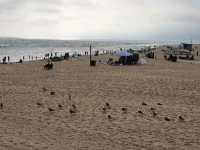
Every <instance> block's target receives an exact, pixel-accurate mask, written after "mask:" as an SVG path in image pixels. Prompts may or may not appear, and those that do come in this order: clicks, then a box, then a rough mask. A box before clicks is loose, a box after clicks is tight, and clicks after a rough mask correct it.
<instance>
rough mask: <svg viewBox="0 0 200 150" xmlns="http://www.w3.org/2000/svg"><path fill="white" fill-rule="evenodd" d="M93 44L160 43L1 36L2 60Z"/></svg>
mask: <svg viewBox="0 0 200 150" xmlns="http://www.w3.org/2000/svg"><path fill="white" fill-rule="evenodd" d="M90 44H92V51H93V52H94V51H95V50H99V51H100V52H102V51H105V50H108V51H109V50H114V51H117V50H120V48H124V49H129V48H132V49H135V50H139V49H141V48H144V47H145V46H152V45H155V44H158V42H154V41H78V40H71V41H70V40H39V39H38V40H37V39H34V40H32V39H18V38H0V62H2V58H3V57H4V56H10V61H11V62H17V61H19V59H22V58H23V56H24V58H25V61H29V58H30V59H31V60H32V58H33V60H35V59H36V56H37V59H42V58H43V57H44V55H45V54H47V53H53V54H55V52H57V55H58V56H59V55H62V54H64V53H65V52H69V53H70V55H72V54H73V53H80V54H84V52H85V51H89V45H90Z"/></svg>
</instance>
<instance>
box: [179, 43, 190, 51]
mask: <svg viewBox="0 0 200 150" xmlns="http://www.w3.org/2000/svg"><path fill="white" fill-rule="evenodd" d="M180 47H181V48H182V49H185V50H189V51H192V50H193V44H188V43H181V45H180Z"/></svg>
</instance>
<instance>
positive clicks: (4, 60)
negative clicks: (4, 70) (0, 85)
mask: <svg viewBox="0 0 200 150" xmlns="http://www.w3.org/2000/svg"><path fill="white" fill-rule="evenodd" d="M5 63H6V56H5V57H4V58H3V64H5Z"/></svg>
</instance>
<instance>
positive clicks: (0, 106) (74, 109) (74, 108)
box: [0, 88, 185, 122]
mask: <svg viewBox="0 0 200 150" xmlns="http://www.w3.org/2000/svg"><path fill="white" fill-rule="evenodd" d="M46 91H47V89H46V88H43V92H46ZM55 94H56V93H55V92H53V91H51V92H50V95H55ZM68 96H69V100H70V101H71V95H70V94H69V95H68ZM36 104H37V106H39V107H40V106H42V103H40V102H37V103H36ZM141 105H142V106H147V103H145V102H142V103H141ZM157 105H160V106H161V105H162V104H161V103H157ZM57 107H58V108H59V109H62V108H63V106H62V105H61V104H58V105H57ZM3 108H4V104H3V103H0V109H1V110H3ZM110 109H111V105H110V104H109V103H108V102H106V103H105V105H104V107H103V108H102V112H103V113H104V114H107V111H108V110H110ZM77 110H78V109H77V106H76V105H75V104H72V105H71V106H70V109H69V113H70V114H76V113H77V112H78V111H77ZM150 110H151V113H152V116H153V117H157V116H158V113H157V111H156V109H155V108H153V107H151V108H150ZM48 111H49V112H54V111H56V110H55V109H53V108H50V107H49V108H48ZM121 112H122V113H123V114H127V113H128V108H126V107H122V108H121ZM137 113H138V114H140V115H145V113H144V112H143V111H142V110H138V111H137ZM107 118H108V120H112V119H113V118H112V116H111V115H110V114H109V115H107ZM164 120H165V121H171V119H170V118H169V117H164ZM178 120H179V121H182V122H183V121H185V119H184V118H183V117H182V116H181V115H179V116H178Z"/></svg>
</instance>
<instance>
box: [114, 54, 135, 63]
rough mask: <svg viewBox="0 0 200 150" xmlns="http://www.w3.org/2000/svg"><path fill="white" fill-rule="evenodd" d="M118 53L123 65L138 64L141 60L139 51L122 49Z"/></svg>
mask: <svg viewBox="0 0 200 150" xmlns="http://www.w3.org/2000/svg"><path fill="white" fill-rule="evenodd" d="M116 55H117V56H119V57H120V59H119V62H120V63H121V64H123V65H132V64H137V62H138V60H139V54H137V53H133V54H131V53H129V52H127V51H120V52H117V53H116Z"/></svg>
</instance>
